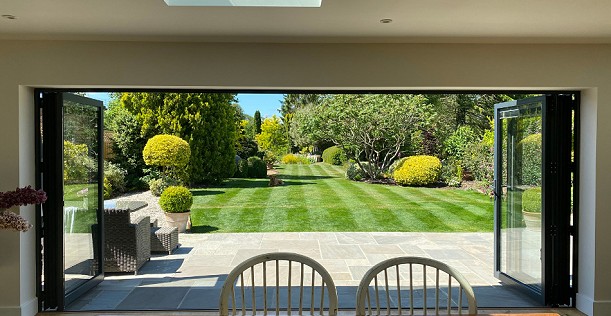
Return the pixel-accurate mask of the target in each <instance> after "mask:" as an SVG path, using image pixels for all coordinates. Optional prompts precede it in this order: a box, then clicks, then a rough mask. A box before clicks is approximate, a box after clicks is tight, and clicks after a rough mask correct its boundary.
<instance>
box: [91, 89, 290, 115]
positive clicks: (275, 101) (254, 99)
mask: <svg viewBox="0 0 611 316" xmlns="http://www.w3.org/2000/svg"><path fill="white" fill-rule="evenodd" d="M87 96H88V97H90V98H92V99H96V100H100V101H103V102H104V106H108V102H109V101H110V94H109V93H107V92H87ZM282 99H283V95H282V94H268V93H238V103H239V104H240V106H241V107H242V110H244V113H245V114H248V115H250V116H254V115H255V112H256V111H257V110H259V112H261V117H263V118H265V117H271V116H272V115H274V114H275V115H278V116H279V115H280V114H279V112H278V109H279V108H280V101H281V100H282Z"/></svg>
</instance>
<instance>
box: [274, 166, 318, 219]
mask: <svg viewBox="0 0 611 316" xmlns="http://www.w3.org/2000/svg"><path fill="white" fill-rule="evenodd" d="M286 169H287V171H286V173H285V174H294V175H296V176H297V177H300V176H301V175H302V174H303V165H287V166H286ZM279 178H281V179H282V178H283V175H282V174H280V175H279ZM308 185H309V184H307V182H306V181H303V180H286V181H285V184H284V187H286V191H287V192H286V197H285V199H286V201H285V203H286V204H287V207H286V216H287V218H288V220H287V221H286V223H285V226H286V227H285V228H284V229H285V230H287V231H311V230H312V228H311V222H312V221H311V214H310V212H309V211H308V209H307V207H306V201H305V198H304V192H303V191H304V187H305V186H308Z"/></svg>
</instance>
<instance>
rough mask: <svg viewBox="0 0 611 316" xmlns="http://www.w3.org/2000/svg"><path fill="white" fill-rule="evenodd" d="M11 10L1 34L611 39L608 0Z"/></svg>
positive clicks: (133, 3) (134, 1)
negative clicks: (11, 16) (302, 6)
mask: <svg viewBox="0 0 611 316" xmlns="http://www.w3.org/2000/svg"><path fill="white" fill-rule="evenodd" d="M5 14H9V15H14V16H16V17H17V18H16V19H14V20H10V19H5V18H2V19H0V39H73V40H152V41H214V42H329V43H334V42H355V43H361V42H459V43H461V42H462V43H471V42H494V43H496V42H498V43H533V42H534V43H539V42H542V43H611V1H609V0H588V1H585V0H323V3H322V7H321V8H253V7H250V8H239V7H168V6H167V5H166V4H165V2H164V1H163V0H0V15H5ZM385 18H390V19H393V22H392V23H390V24H382V23H380V19H385Z"/></svg>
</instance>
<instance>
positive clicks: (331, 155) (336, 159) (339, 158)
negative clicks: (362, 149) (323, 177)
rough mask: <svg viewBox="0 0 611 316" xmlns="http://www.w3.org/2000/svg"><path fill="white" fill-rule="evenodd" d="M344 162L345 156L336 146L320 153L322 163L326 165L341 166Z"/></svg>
mask: <svg viewBox="0 0 611 316" xmlns="http://www.w3.org/2000/svg"><path fill="white" fill-rule="evenodd" d="M346 160H347V159H346V154H345V153H344V151H343V150H342V149H341V148H339V147H337V146H331V147H329V148H327V149H325V151H323V152H322V161H323V162H326V163H328V164H332V165H336V166H341V165H343V164H344V162H346Z"/></svg>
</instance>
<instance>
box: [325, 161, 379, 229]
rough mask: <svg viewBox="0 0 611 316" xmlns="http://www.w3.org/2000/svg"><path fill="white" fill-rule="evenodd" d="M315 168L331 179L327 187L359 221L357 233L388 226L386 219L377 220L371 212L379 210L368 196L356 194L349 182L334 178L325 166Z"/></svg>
mask: <svg viewBox="0 0 611 316" xmlns="http://www.w3.org/2000/svg"><path fill="white" fill-rule="evenodd" d="M315 166H316V170H317V171H318V172H320V174H321V175H325V176H330V177H331V178H329V179H327V180H326V183H327V185H328V186H329V187H330V188H331V189H332V190H333V192H334V193H335V195H337V196H338V197H339V198H340V199H341V200H342V202H343V203H344V204H345V205H346V206H347V207H348V209H347V210H348V211H349V212H350V214H352V218H353V219H356V218H358V219H359V220H358V222H357V227H356V228H357V230H355V231H377V230H378V229H376V228H377V227H384V226H386V225H387V224H386V221H385V220H384V219H378V218H376V216H375V213H374V212H372V211H371V210H373V209H375V208H378V207H377V205H375V204H371V203H370V201H368V200H367V197H366V196H362V195H361V194H358V193H357V192H355V191H357V190H354V189H353V188H352V186H351V185H350V183H349V182H348V181H347V180H344V179H342V178H338V177H333V175H331V174H330V173H329V172H328V171H327V170H326V168H324V167H323V164H316V165H315ZM363 204H364V205H367V207H363Z"/></svg>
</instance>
